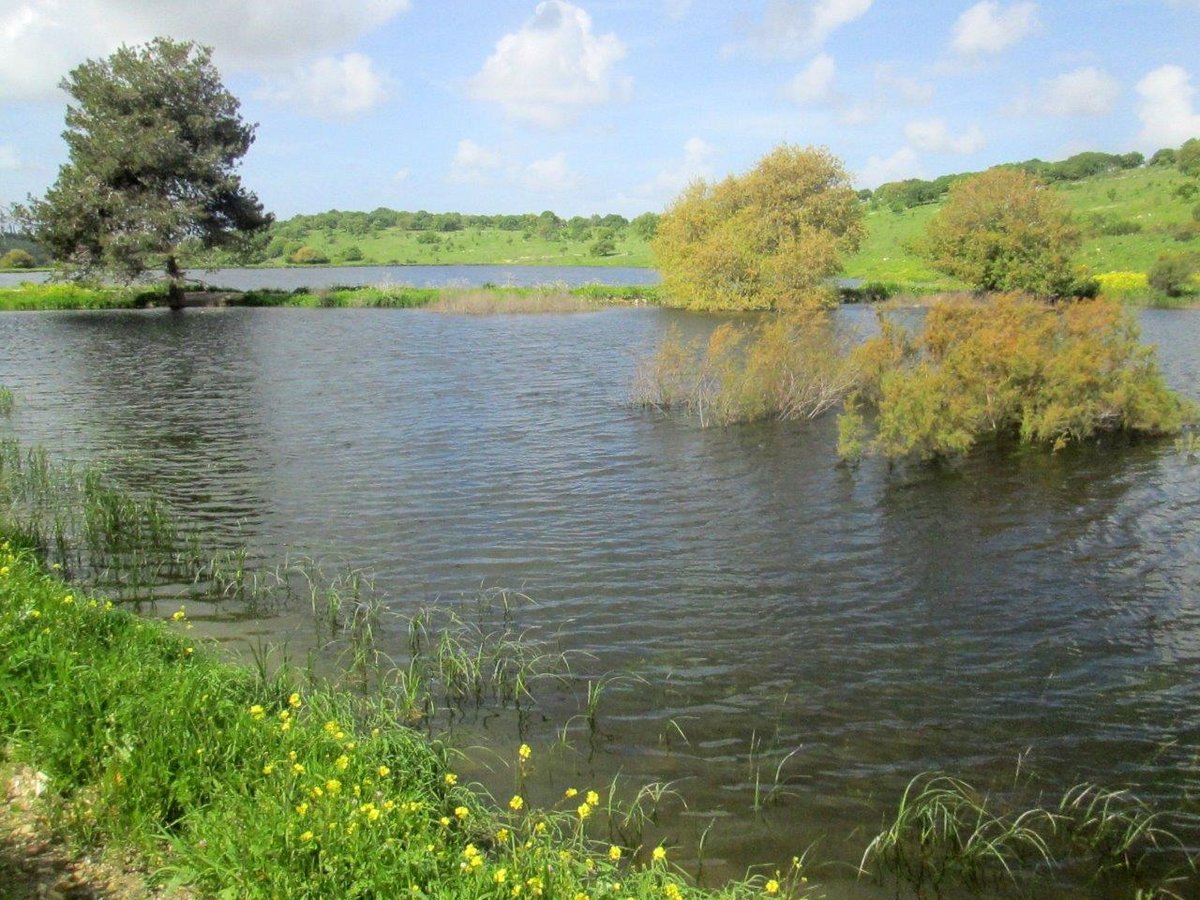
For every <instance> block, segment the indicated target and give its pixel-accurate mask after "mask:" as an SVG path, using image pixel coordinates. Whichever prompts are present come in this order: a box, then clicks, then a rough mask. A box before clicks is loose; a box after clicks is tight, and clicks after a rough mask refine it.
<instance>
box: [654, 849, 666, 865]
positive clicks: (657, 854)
mask: <svg viewBox="0 0 1200 900" xmlns="http://www.w3.org/2000/svg"><path fill="white" fill-rule="evenodd" d="M650 855H651V856H653V857H654V861H655V862H662V861H663V860H664V859H666V858H667V851H666V848H665V847H655V848H654V852H653V853H652V854H650Z"/></svg>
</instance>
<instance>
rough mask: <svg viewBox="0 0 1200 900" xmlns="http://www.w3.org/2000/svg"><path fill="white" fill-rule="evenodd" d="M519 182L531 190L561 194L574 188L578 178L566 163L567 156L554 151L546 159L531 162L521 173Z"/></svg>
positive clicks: (577, 183)
mask: <svg viewBox="0 0 1200 900" xmlns="http://www.w3.org/2000/svg"><path fill="white" fill-rule="evenodd" d="M521 184H523V185H524V186H525V187H526V188H528V189H529V190H531V191H539V192H541V193H545V194H562V193H565V192H566V191H570V190H574V189H575V188H576V187H577V186H578V185H579V178H578V177H576V175H575V173H574V172H572V171H571V169H570V167H569V166H568V165H567V158H566V156H564V155H563V154H561V153H556V154H555V155H554V156H551V157H549V158H548V159H538V160H534V161H533V162H531V163H530V164H529V165H527V166H526V167H525V171H524V172H523V173H521Z"/></svg>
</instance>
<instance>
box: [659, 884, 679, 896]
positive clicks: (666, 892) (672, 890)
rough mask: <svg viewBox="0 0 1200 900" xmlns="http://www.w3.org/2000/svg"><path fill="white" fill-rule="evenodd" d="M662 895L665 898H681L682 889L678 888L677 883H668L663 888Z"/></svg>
mask: <svg viewBox="0 0 1200 900" xmlns="http://www.w3.org/2000/svg"><path fill="white" fill-rule="evenodd" d="M663 896H664V897H666V898H667V900H683V891H681V890H679V885H677V884H668V885H667V886H666V887H664V888H663Z"/></svg>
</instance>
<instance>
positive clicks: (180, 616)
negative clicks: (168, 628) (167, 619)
mask: <svg viewBox="0 0 1200 900" xmlns="http://www.w3.org/2000/svg"><path fill="white" fill-rule="evenodd" d="M171 618H172V619H174V620H175V621H176V622H182V621H183V620H184V619H186V618H187V613H186V612H184V611H183V607H182V606H181V607H179V609H177V610H175V612H173V613H171Z"/></svg>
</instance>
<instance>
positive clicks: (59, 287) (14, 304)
mask: <svg viewBox="0 0 1200 900" xmlns="http://www.w3.org/2000/svg"><path fill="white" fill-rule="evenodd" d="M165 297H166V289H165V288H163V287H149V288H146V287H142V288H126V287H95V286H91V285H83V284H75V283H73V282H63V283H60V284H33V283H32V282H24V283H22V284H20V285H18V286H17V287H0V311H20V310H50V309H141V308H144V307H146V306H149V305H151V304H154V303H161V302H162V301H163V300H164V299H165Z"/></svg>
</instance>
